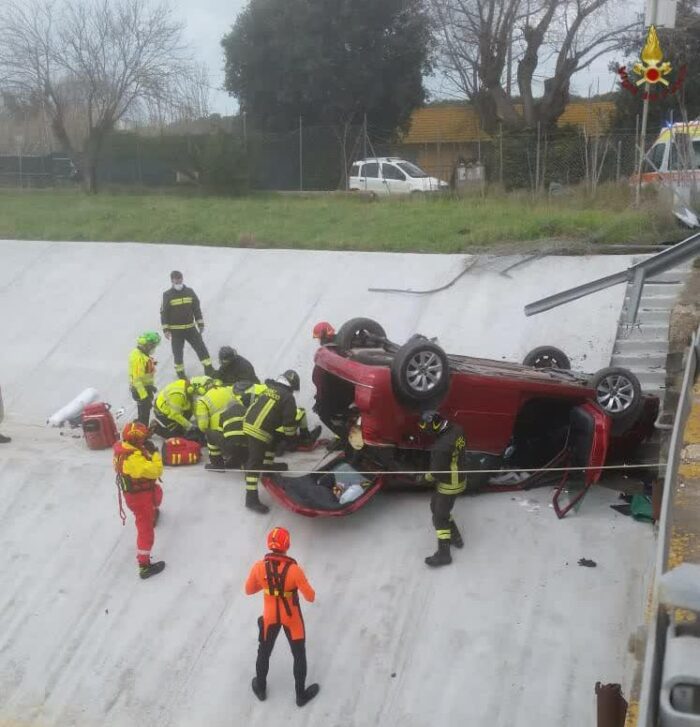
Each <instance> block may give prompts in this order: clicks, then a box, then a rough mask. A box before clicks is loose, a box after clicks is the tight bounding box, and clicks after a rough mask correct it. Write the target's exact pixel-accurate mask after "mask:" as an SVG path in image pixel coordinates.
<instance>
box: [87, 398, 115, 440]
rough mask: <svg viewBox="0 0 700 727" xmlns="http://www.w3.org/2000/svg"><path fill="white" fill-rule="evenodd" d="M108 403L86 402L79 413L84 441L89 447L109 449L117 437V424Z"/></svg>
mask: <svg viewBox="0 0 700 727" xmlns="http://www.w3.org/2000/svg"><path fill="white" fill-rule="evenodd" d="M109 409H110V407H109V404H105V403H104V402H101V401H97V402H95V403H94V404H88V405H87V406H86V407H85V408H84V409H83V413H82V415H81V423H82V425H83V434H84V435H85V442H86V444H87V446H88V447H89V448H90V449H109V448H110V447H111V446H112V445H113V444H114V443H115V442H116V441H117V440H118V439H119V434H118V433H117V425H116V424H115V423H114V417H113V416H112V413H111V412H110V410H109Z"/></svg>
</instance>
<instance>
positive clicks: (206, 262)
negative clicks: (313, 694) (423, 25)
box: [0, 242, 653, 727]
mask: <svg viewBox="0 0 700 727" xmlns="http://www.w3.org/2000/svg"><path fill="white" fill-rule="evenodd" d="M513 262H515V261H514V260H513V259H511V260H510V261H505V260H494V259H488V258H487V259H484V260H480V261H478V262H477V265H476V266H475V267H474V268H473V269H472V271H471V272H470V273H468V274H467V275H466V276H464V277H463V278H462V279H461V280H460V281H458V283H457V284H455V286H453V287H452V288H450V289H449V290H448V291H445V292H444V293H440V294H438V295H435V296H424V297H409V296H398V295H396V296H395V295H388V294H383V295H377V294H371V293H368V292H366V288H367V286H369V285H378V286H389V287H409V286H411V287H414V288H420V289H423V288H430V287H433V286H436V285H440V284H443V283H444V282H446V281H447V280H449V279H450V278H451V277H453V276H454V275H456V274H457V273H458V272H459V271H460V270H461V269H462V266H463V265H464V259H463V258H460V257H442V256H416V255H410V256H396V255H384V254H375V255H368V254H364V255H363V254H353V253H297V252H287V251H250V250H236V251H234V250H216V249H207V248H187V247H168V246H161V247H156V246H141V245H97V244H52V243H19V242H2V243H0V263H1V264H0V305H1V306H2V310H3V311H5V312H6V315H5V316H4V319H5V325H6V331H5V333H6V336H7V338H6V339H5V340H4V341H3V354H2V357H1V358H0V382H1V383H2V386H3V392H4V395H5V398H6V409H7V421H6V422H5V423H4V424H3V425H2V428H1V431H3V432H6V433H8V434H10V435H12V436H13V438H14V442H13V445H11V446H7V447H3V448H2V450H1V451H0V492H1V493H2V495H1V496H0V583H2V584H3V586H2V588H0V725H2V724H3V721H6V722H9V723H10V724H13V725H17V724H20V725H32V726H33V727H44V726H49V725H51V726H53V725H55V726H59V725H60V727H64V726H65V725H75V726H76V727H88V726H90V727H92V726H93V725H110V726H119V727H122V726H123V727H127V726H128V727H134V726H137V727H166V726H167V727H190V726H192V727H197V726H198V725H210V726H211V727H224V726H225V725H226V726H228V725H241V724H248V725H252V726H253V727H256V726H262V725H270V724H276V723H284V724H288V725H292V726H294V725H299V726H301V725H307V726H308V725H319V726H320V725H334V726H336V725H337V726H342V727H351V726H352V727H365V726H366V725H402V726H403V727H406V726H409V727H424V726H425V725H430V724H441V725H446V726H448V727H451V726H452V725H455V726H456V725H465V724H474V725H477V724H488V725H494V726H495V727H500V726H502V727H520V726H522V727H529V726H530V725H534V724H537V725H543V726H545V727H547V726H549V725H551V726H552V727H554V726H559V725H567V726H568V725H570V726H572V727H575V726H578V725H581V726H582V727H583V725H590V724H592V722H593V720H594V714H595V708H594V697H593V687H594V684H595V682H596V681H597V680H601V681H606V682H607V681H620V682H623V683H625V681H626V674H627V673H628V671H629V670H628V668H627V667H628V663H627V660H628V657H627V652H626V645H627V636H628V634H629V632H631V631H632V630H634V628H635V627H636V625H637V624H638V623H640V622H641V620H642V618H643V615H642V613H641V604H642V603H643V601H644V597H643V596H644V592H645V586H646V573H645V572H644V566H645V564H646V563H648V562H649V561H650V553H651V548H652V545H653V543H652V541H653V536H652V532H651V529H650V528H648V527H646V526H644V525H640V524H638V523H636V522H634V521H632V520H630V519H629V518H624V517H622V516H620V515H618V514H617V513H615V512H614V511H612V510H610V508H609V507H608V505H609V504H611V503H613V502H614V501H615V499H616V495H615V493H613V492H610V491H608V490H605V489H603V488H597V489H596V490H595V491H594V492H593V493H591V495H590V496H589V497H588V498H587V499H586V501H585V502H584V505H583V507H582V509H581V510H580V511H579V512H578V513H576V514H574V515H572V516H571V517H569V518H567V519H566V520H564V521H563V522H559V521H557V520H556V518H555V516H554V514H553V513H552V511H551V508H550V507H549V499H550V493H549V491H548V490H538V491H535V492H532V493H527V494H501V495H487V496H486V495H485V496H479V497H474V498H462V499H460V500H459V501H458V503H457V506H456V512H455V514H456V517H457V519H458V522H459V523H460V524H461V526H462V528H463V530H464V532H465V535H466V540H467V545H466V547H465V549H464V550H463V551H457V552H456V553H455V562H454V564H453V566H451V567H450V568H445V569H443V570H441V571H439V572H432V571H429V570H428V569H427V568H426V567H425V566H424V564H423V562H422V558H423V557H424V556H425V555H427V554H429V553H430V552H432V550H433V549H434V534H433V532H432V529H431V524H430V514H429V509H428V499H429V498H428V495H427V494H426V493H417V494H406V493H395V494H386V495H380V496H379V497H377V498H376V499H375V500H374V501H373V502H372V503H371V504H370V505H368V506H367V507H366V508H365V509H363V510H362V511H360V512H358V513H357V514H355V515H353V516H351V517H348V518H345V519H341V520H339V521H334V522H328V521H325V520H308V519H304V518H300V517H297V516H294V515H292V514H291V513H288V512H286V511H283V510H280V509H279V508H277V507H276V506H273V509H272V511H271V513H270V515H269V516H265V517H259V516H254V515H253V514H251V513H248V512H247V511H245V510H244V508H243V506H242V499H243V483H242V478H241V476H240V475H237V474H230V475H216V474H213V473H206V472H204V471H203V469H202V467H201V466H199V467H193V468H182V469H174V470H168V471H167V473H166V477H165V478H164V479H165V503H164V508H163V517H162V521H161V523H160V524H159V526H158V532H157V536H156V547H155V555H156V556H157V557H163V558H164V559H165V560H166V561H167V564H168V566H167V569H166V571H165V572H164V573H163V574H162V575H160V576H158V578H156V579H153V580H151V581H146V582H141V581H140V580H139V579H138V578H137V576H136V572H135V570H136V569H135V563H134V540H135V536H134V528H133V522H132V520H131V516H130V515H129V517H128V519H127V523H126V527H122V525H121V522H120V520H119V516H118V513H117V501H116V489H115V485H114V481H113V474H112V472H111V462H110V453H109V452H90V451H88V450H87V449H86V448H85V447H84V444H83V442H82V441H81V440H79V439H72V438H71V437H70V436H60V435H59V433H58V432H57V431H56V430H51V429H47V428H46V427H44V426H43V421H44V419H45V417H46V416H47V415H48V414H49V413H51V411H53V410H54V409H56V408H58V407H59V406H60V405H62V404H63V403H65V401H66V400H67V399H69V398H71V397H72V396H73V395H75V394H76V393H77V392H78V391H79V390H80V389H81V388H83V387H85V386H95V387H96V388H98V389H99V390H100V391H101V392H102V393H103V395H104V397H105V398H106V399H107V400H109V401H111V402H112V403H113V404H114V405H115V406H118V405H120V404H126V403H128V393H127V392H126V385H125V367H126V363H125V359H126V355H127V353H128V350H129V347H130V345H131V344H132V341H133V338H134V336H135V334H136V333H137V332H138V331H139V330H141V329H142V328H149V327H157V323H158V318H157V310H158V304H159V295H160V291H161V289H162V288H163V287H164V281H165V283H167V272H168V271H169V270H170V269H171V268H172V267H178V268H180V269H183V270H184V272H185V274H186V277H187V280H188V282H190V283H191V284H192V285H193V286H194V287H195V289H196V290H197V291H198V292H199V294H200V296H201V298H202V301H203V307H204V312H205V317H206V320H207V323H208V330H207V341H208V343H209V344H210V346H211V348H212V350H215V349H216V348H218V346H219V345H221V344H223V343H232V344H234V345H236V346H238V347H239V348H240V349H241V351H242V352H244V353H245V354H246V355H248V356H249V357H250V358H251V359H252V360H253V361H254V362H255V364H256V366H257V367H258V370H259V371H260V372H261V373H262V374H264V375H273V374H276V373H278V372H279V371H280V370H281V369H284V368H287V367H289V366H295V367H297V368H299V370H300V373H301V374H302V379H303V382H304V383H303V385H302V390H303V391H302V393H303V396H302V399H303V400H304V402H305V403H307V404H309V403H310V402H311V399H312V393H313V392H312V389H311V385H310V382H309V378H308V377H309V374H310V361H311V358H312V355H313V351H314V345H313V342H312V341H311V340H310V338H309V337H310V329H311V327H312V325H313V323H315V322H316V321H317V320H319V319H322V318H326V319H329V320H331V321H332V322H334V323H335V324H339V323H340V322H341V321H342V320H344V319H347V318H349V317H352V316H353V315H369V316H371V317H374V318H376V319H378V320H380V321H382V322H383V323H384V324H385V326H386V328H387V330H388V331H389V333H390V335H391V336H392V337H393V338H395V339H396V340H398V341H400V340H402V339H403V338H405V337H407V336H408V335H409V334H411V333H413V332H415V331H416V330H420V331H422V332H424V333H425V334H426V335H437V336H438V337H439V338H440V341H441V342H442V343H443V345H444V346H445V347H446V348H448V350H450V351H453V352H463V353H473V354H478V355H488V356H497V357H501V356H503V357H507V358H514V359H520V358H521V357H522V355H524V353H525V352H526V351H527V350H528V349H529V348H531V347H532V346H534V345H538V344H542V343H552V344H554V345H558V346H560V347H562V348H564V350H566V351H567V352H568V353H569V354H570V355H571V356H572V358H573V360H574V362H575V364H576V365H579V366H581V367H583V368H587V369H591V370H593V369H595V368H597V367H598V366H602V365H605V363H606V362H607V360H609V357H610V354H611V351H612V345H613V341H614V336H615V324H616V321H617V316H618V312H619V308H620V305H621V303H622V295H623V294H624V290H623V289H620V290H619V291H615V290H613V291H608V292H607V293H604V294H601V295H598V296H594V297H593V298H590V299H589V303H588V305H589V306H591V304H592V309H591V308H587V306H586V305H584V304H583V303H581V302H579V303H575V304H573V305H571V306H568V307H566V308H561V309H558V310H556V311H552V312H551V313H548V314H545V315H543V316H540V317H536V318H532V319H525V318H524V317H523V315H522V305H523V304H524V303H525V302H528V301H529V300H531V299H533V298H534V297H539V296H541V295H546V294H548V293H551V292H554V291H555V290H559V289H561V288H564V287H568V286H570V285H573V284H576V283H579V282H582V281H583V280H584V279H592V278H595V277H598V276H601V275H604V274H607V273H610V272H613V271H614V270H617V269H619V268H621V267H624V266H626V265H628V264H629V259H628V258H624V259H620V258H617V259H615V258H610V257H606V258H600V259H598V258H575V259H566V258H555V259H551V260H544V261H539V262H537V263H532V264H529V265H523V266H521V267H519V268H517V269H514V270H513V271H512V272H510V273H508V275H510V276H511V277H504V276H502V275H499V274H498V270H502V269H504V268H505V267H508V265H510V264H512V263H513ZM8 313H9V315H7V314H8ZM160 360H161V367H160V373H159V380H160V382H161V383H162V382H164V381H167V380H168V379H169V378H170V370H171V369H170V363H171V362H170V359H169V356H168V355H167V350H166V348H165V347H162V348H161V352H160ZM190 370H191V371H192V372H193V373H194V372H195V371H196V370H197V366H195V364H194V363H191V364H190ZM306 465H309V466H313V461H309V457H308V456H307V457H306V459H305V460H303V461H301V462H299V463H295V462H292V466H294V467H297V466H306ZM263 498H265V499H267V498H266V496H265V494H263ZM276 524H280V525H284V526H287V527H289V528H290V530H291V532H292V543H293V548H292V555H294V556H295V557H297V558H298V559H299V560H300V562H301V563H302V564H303V565H304V567H305V569H306V571H307V575H308V576H309V579H310V580H311V582H312V584H313V585H314V586H315V588H316V590H317V601H316V603H314V604H310V605H307V606H306V607H305V609H304V613H305V620H306V624H307V629H308V638H309V643H308V656H309V678H310V680H318V681H320V682H321V684H322V691H321V694H320V696H319V697H318V698H317V699H316V700H315V701H314V702H313V703H312V704H310V705H309V706H308V707H306V708H304V709H303V710H298V709H297V708H296V706H294V703H293V694H292V677H291V657H290V655H289V651H288V648H287V645H286V644H285V643H284V639H283V638H281V639H280V641H279V643H278V646H277V648H276V651H275V654H274V655H273V663H272V668H271V672H270V677H269V696H268V700H267V702H266V703H264V704H261V703H259V702H258V701H257V700H256V699H255V698H254V697H253V695H252V694H251V692H250V688H249V684H250V678H251V677H252V675H253V665H254V658H255V650H256V636H257V632H256V624H255V620H256V617H257V615H258V613H259V612H260V607H261V603H260V601H261V599H260V597H252V598H249V597H246V596H245V595H244V594H243V590H242V589H243V582H244V580H245V577H246V575H247V571H248V568H249V567H250V565H251V563H252V562H253V561H254V560H255V559H256V558H258V557H260V556H261V555H262V553H263V552H264V538H265V534H266V532H267V530H268V529H269V528H270V527H272V526H273V525H276ZM581 557H587V558H592V559H593V560H595V561H597V563H598V567H597V568H594V569H587V568H581V567H579V566H578V565H577V564H576V563H577V561H578V559H579V558H581Z"/></svg>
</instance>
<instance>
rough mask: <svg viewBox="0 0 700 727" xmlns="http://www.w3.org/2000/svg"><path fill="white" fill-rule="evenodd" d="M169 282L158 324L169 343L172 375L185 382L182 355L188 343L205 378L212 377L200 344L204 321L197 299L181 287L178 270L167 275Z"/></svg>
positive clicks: (204, 347) (192, 291)
mask: <svg viewBox="0 0 700 727" xmlns="http://www.w3.org/2000/svg"><path fill="white" fill-rule="evenodd" d="M170 281H171V283H172V287H170V288H168V290H166V291H165V292H164V293H163V302H162V304H161V306H160V322H161V325H162V326H163V334H164V335H165V337H166V338H169V339H170V343H171V345H172V348H173V359H174V362H175V373H176V374H177V375H178V377H179V378H181V379H184V378H186V376H185V364H184V363H183V353H184V349H185V341H187V343H189V344H190V346H192V348H193V349H194V352H195V353H196V354H197V357H198V358H199V360H200V361H201V362H202V365H203V366H204V373H205V374H206V375H207V376H214V373H215V372H214V367H213V366H212V364H211V357H210V356H209V351H207V347H206V346H205V345H204V341H203V340H202V331H203V330H204V319H203V317H202V308H201V306H200V305H199V298H198V297H197V294H196V293H195V292H194V290H192V288H188V287H187V286H186V285H185V284H184V283H183V277H182V273H181V272H180V271H179V270H173V271H172V273H170Z"/></svg>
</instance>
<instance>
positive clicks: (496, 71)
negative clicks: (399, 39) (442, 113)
mask: <svg viewBox="0 0 700 727" xmlns="http://www.w3.org/2000/svg"><path fill="white" fill-rule="evenodd" d="M429 2H430V6H431V10H432V17H433V21H434V24H435V29H436V37H437V39H438V49H439V58H440V66H441V68H442V70H443V72H444V73H445V75H446V76H447V78H448V79H449V80H450V81H451V82H452V84H453V85H454V86H455V87H456V88H457V89H459V91H460V92H461V93H463V94H464V96H465V97H466V98H467V99H468V100H470V101H473V102H474V103H475V104H476V105H477V108H478V110H479V114H480V116H481V120H482V123H483V125H484V128H485V129H486V130H488V131H493V130H494V129H495V128H496V127H497V125H498V123H499V122H500V123H503V125H504V126H505V127H506V128H509V129H513V130H519V129H523V128H534V127H536V126H537V124H538V123H541V125H542V127H543V128H547V127H549V126H551V125H553V124H554V123H555V122H556V120H557V119H558V118H559V116H561V114H562V113H563V111H564V109H565V107H566V104H567V102H568V100H569V88H570V85H571V78H572V76H573V75H574V73H577V72H578V71H581V70H584V69H586V68H587V67H588V66H590V64H591V63H593V61H594V60H596V58H598V57H600V56H601V55H603V54H605V53H608V52H610V51H611V50H614V49H616V48H619V46H620V38H621V34H622V33H623V32H624V31H626V30H627V29H628V28H629V27H631V25H624V24H621V23H620V22H619V21H618V22H614V19H613V17H612V13H611V10H612V8H613V7H614V6H615V4H614V0H429ZM616 7H617V6H616ZM511 61H512V62H513V63H516V64H517V89H518V95H519V98H518V99H517V100H516V99H514V98H513V95H512V94H510V93H509V92H508V90H509V87H510V72H511V68H510V64H511ZM542 69H546V72H547V75H546V77H545V78H544V93H543V94H542V96H541V97H539V98H536V96H535V84H536V82H537V77H538V73H537V71H538V70H539V72H540V73H539V75H542V74H543V73H544V71H543V70H542Z"/></svg>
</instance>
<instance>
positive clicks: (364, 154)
mask: <svg viewBox="0 0 700 727" xmlns="http://www.w3.org/2000/svg"><path fill="white" fill-rule="evenodd" d="M362 158H363V159H367V112H365V115H364V119H363V121H362Z"/></svg>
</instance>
